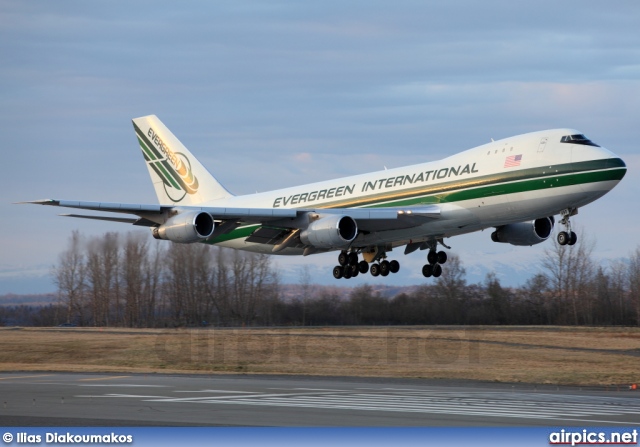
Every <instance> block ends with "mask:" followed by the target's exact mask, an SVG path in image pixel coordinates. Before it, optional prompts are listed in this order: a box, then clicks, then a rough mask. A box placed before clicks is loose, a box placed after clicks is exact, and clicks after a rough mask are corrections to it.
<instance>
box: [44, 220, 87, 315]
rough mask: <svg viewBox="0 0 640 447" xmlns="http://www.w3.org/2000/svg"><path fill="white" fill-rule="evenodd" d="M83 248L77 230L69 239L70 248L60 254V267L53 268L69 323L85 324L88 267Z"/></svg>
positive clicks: (59, 297)
mask: <svg viewBox="0 0 640 447" xmlns="http://www.w3.org/2000/svg"><path fill="white" fill-rule="evenodd" d="M82 248H83V247H82V236H81V235H80V232H79V231H77V230H75V231H73V232H72V233H71V237H70V238H69V248H68V249H67V250H65V251H64V252H62V253H61V254H60V256H59V258H58V265H56V266H54V267H53V268H52V274H53V278H54V282H55V283H56V285H57V286H58V299H59V300H60V303H61V304H63V305H64V307H65V309H66V316H65V318H66V322H67V323H71V322H77V323H79V324H83V323H84V298H85V286H86V284H85V279H86V266H85V263H84V261H85V260H84V255H83V253H82Z"/></svg>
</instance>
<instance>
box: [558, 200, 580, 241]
mask: <svg viewBox="0 0 640 447" xmlns="http://www.w3.org/2000/svg"><path fill="white" fill-rule="evenodd" d="M576 214H578V209H577V208H567V209H566V210H562V211H560V215H561V216H562V220H561V221H560V222H559V223H560V224H562V225H564V227H565V230H566V231H561V232H560V233H558V244H560V245H575V243H576V242H578V236H577V235H576V234H575V233H574V232H573V231H571V221H570V220H569V218H570V217H571V216H575V215H576Z"/></svg>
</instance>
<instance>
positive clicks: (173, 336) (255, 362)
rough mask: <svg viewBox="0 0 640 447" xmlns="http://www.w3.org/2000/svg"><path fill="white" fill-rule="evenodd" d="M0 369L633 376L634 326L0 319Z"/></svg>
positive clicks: (492, 377)
mask: <svg viewBox="0 0 640 447" xmlns="http://www.w3.org/2000/svg"><path fill="white" fill-rule="evenodd" d="M0 371H76V372H80V371H82V372H89V371H92V372H129V373H133V372H140V373H152V372H164V373H206V374H212V373H213V374H215V373H250V374H303V375H334V376H367V377H414V378H447V379H472V380H486V381H499V382H527V383H541V384H564V385H604V386H609V385H613V386H618V385H619V386H627V385H629V384H631V383H637V382H640V328H569V327H551V328H549V327H508V326H507V327H497V326H491V327H457V326H454V327H442V326H435V327H424V326H423V327H412V326H408V327H384V328H378V327H348V328H345V327H340V328H332V327H327V328H277V329H240V328H238V329H167V330H160V329H158V330H156V329H111V328H0Z"/></svg>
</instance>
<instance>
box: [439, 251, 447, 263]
mask: <svg viewBox="0 0 640 447" xmlns="http://www.w3.org/2000/svg"><path fill="white" fill-rule="evenodd" d="M445 262H447V253H446V252H444V251H439V252H438V264H444V263H445Z"/></svg>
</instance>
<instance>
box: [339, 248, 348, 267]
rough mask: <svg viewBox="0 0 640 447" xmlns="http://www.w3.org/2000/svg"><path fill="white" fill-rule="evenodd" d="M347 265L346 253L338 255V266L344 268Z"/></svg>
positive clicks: (342, 252)
mask: <svg viewBox="0 0 640 447" xmlns="http://www.w3.org/2000/svg"><path fill="white" fill-rule="evenodd" d="M348 263H349V255H348V254H347V252H346V251H341V252H340V254H339V255H338V264H340V265H342V266H345V265H347V264H348Z"/></svg>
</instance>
